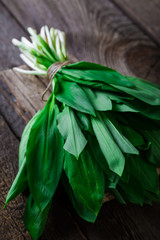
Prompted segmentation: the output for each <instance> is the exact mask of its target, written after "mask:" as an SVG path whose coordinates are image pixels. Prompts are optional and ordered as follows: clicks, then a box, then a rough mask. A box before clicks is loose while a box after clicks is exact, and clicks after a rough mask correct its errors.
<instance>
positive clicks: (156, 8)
mask: <svg viewBox="0 0 160 240" xmlns="http://www.w3.org/2000/svg"><path fill="white" fill-rule="evenodd" d="M113 2H114V3H116V4H117V5H118V6H119V7H120V8H121V9H122V10H123V11H124V12H125V13H126V14H127V15H128V16H129V17H130V18H131V19H132V20H133V21H135V22H136V23H137V25H138V26H139V27H140V28H141V29H142V30H143V31H145V32H146V33H147V34H148V35H149V36H150V37H151V38H152V39H153V40H154V41H155V42H156V43H158V44H160V31H159V28H160V2H159V0H152V1H146V0H140V1H137V0H132V1H130V0H113Z"/></svg>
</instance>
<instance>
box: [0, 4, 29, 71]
mask: <svg viewBox="0 0 160 240" xmlns="http://www.w3.org/2000/svg"><path fill="white" fill-rule="evenodd" d="M0 26H1V32H0V70H4V69H8V68H11V67H13V66H18V65H20V64H22V61H21V59H20V58H19V51H18V49H16V48H15V47H14V46H13V45H12V43H11V40H12V38H14V37H18V38H19V37H20V36H22V35H25V32H24V31H23V29H22V28H21V27H20V26H19V24H18V23H17V22H16V20H15V19H14V17H13V16H11V14H10V13H9V12H8V11H7V10H6V8H5V7H4V6H3V5H2V3H1V2H0Z"/></svg>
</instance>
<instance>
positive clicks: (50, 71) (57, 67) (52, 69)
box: [42, 60, 72, 102]
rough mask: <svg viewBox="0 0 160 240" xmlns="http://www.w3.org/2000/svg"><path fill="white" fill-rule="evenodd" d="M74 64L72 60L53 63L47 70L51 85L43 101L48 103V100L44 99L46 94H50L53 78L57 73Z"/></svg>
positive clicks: (49, 84)
mask: <svg viewBox="0 0 160 240" xmlns="http://www.w3.org/2000/svg"><path fill="white" fill-rule="evenodd" d="M71 63H72V62H71V61H70V60H67V61H65V62H56V63H53V64H52V65H51V66H50V67H49V68H48V70H47V77H48V79H49V83H48V86H47V88H46V89H45V91H44V92H43V94H42V101H44V102H46V101H47V100H45V99H44V96H45V94H46V93H47V92H48V90H49V88H50V87H51V85H52V81H53V78H54V77H55V75H56V73H57V72H58V71H59V70H60V69H61V68H62V67H63V66H66V65H68V64H71Z"/></svg>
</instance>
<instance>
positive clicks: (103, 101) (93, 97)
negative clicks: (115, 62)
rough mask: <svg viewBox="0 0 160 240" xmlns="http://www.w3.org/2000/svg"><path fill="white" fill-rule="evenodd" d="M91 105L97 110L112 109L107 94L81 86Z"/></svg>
mask: <svg viewBox="0 0 160 240" xmlns="http://www.w3.org/2000/svg"><path fill="white" fill-rule="evenodd" d="M83 90H84V91H85V93H86V95H87V97H88V99H89V100H90V102H91V104H92V106H93V107H94V109H95V110H97V111H108V110H111V109H112V102H111V100H110V98H108V96H107V94H106V93H105V92H102V91H93V90H91V89H90V88H86V87H83Z"/></svg>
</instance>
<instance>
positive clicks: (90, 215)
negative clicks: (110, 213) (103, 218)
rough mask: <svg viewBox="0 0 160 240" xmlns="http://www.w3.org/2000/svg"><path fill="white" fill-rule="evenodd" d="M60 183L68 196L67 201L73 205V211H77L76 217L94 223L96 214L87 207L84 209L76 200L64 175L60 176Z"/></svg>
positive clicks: (77, 199)
mask: <svg viewBox="0 0 160 240" xmlns="http://www.w3.org/2000/svg"><path fill="white" fill-rule="evenodd" d="M62 183H63V186H64V188H65V190H66V192H67V194H68V196H69V199H70V201H71V203H72V204H73V206H74V208H75V210H76V211H77V213H78V215H79V216H80V217H81V218H83V219H84V220H86V221H88V222H92V223H94V222H95V220H96V218H97V216H96V214H95V213H94V212H92V211H91V210H89V209H88V208H87V207H85V206H84V205H83V204H82V203H81V201H80V200H79V198H77V196H76V195H75V193H74V192H73V190H72V188H71V186H70V184H69V181H68V179H67V176H66V174H65V173H63V174H62Z"/></svg>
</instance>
